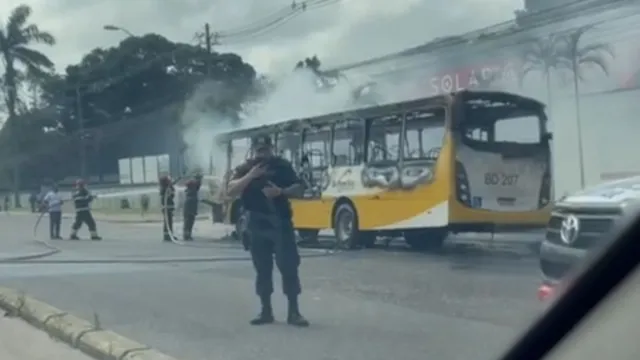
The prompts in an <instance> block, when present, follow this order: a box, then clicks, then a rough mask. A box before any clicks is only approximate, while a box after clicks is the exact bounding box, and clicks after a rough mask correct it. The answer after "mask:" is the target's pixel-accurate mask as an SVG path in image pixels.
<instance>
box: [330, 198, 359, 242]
mask: <svg viewBox="0 0 640 360" xmlns="http://www.w3.org/2000/svg"><path fill="white" fill-rule="evenodd" d="M333 232H334V234H335V238H336V247H337V248H341V249H349V250H353V249H356V248H358V246H359V245H360V243H359V241H358V239H359V236H360V230H359V228H358V215H357V214H356V211H355V209H354V208H353V206H351V204H348V203H344V204H341V205H339V206H338V208H337V209H336V211H335V215H334V218H333Z"/></svg>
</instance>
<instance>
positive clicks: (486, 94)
mask: <svg viewBox="0 0 640 360" xmlns="http://www.w3.org/2000/svg"><path fill="white" fill-rule="evenodd" d="M464 93H467V94H472V96H473V98H474V99H486V100H494V101H498V100H500V99H505V98H509V99H512V100H517V101H518V102H522V103H526V104H528V105H529V106H531V105H535V106H544V104H542V103H541V102H539V101H537V100H535V99H533V98H529V97H525V96H521V95H517V94H513V93H508V92H503V91H484V90H483V91H475V90H474V91H472V90H463V91H459V92H457V93H447V94H439V95H435V96H430V97H423V98H419V99H415V100H405V101H400V102H394V103H389V104H384V105H373V106H367V107H361V108H353V109H347V110H343V111H338V112H333V113H328V114H324V115H318V116H313V117H305V118H298V119H288V120H285V121H281V122H277V123H270V124H266V125H257V126H247V127H240V128H237V129H234V130H230V131H226V132H223V133H220V134H218V135H216V140H217V141H228V140H233V139H237V138H247V137H252V136H256V135H260V134H264V133H271V132H273V129H274V128H276V129H278V131H286V130H292V129H300V128H304V127H307V126H314V125H323V124H327V123H328V122H331V121H334V120H335V119H336V118H344V119H348V118H371V117H375V116H380V115H384V114H388V113H390V112H401V111H407V110H408V111H411V110H417V109H419V108H424V107H430V106H437V105H444V104H447V103H448V102H449V101H451V100H450V99H453V97H454V96H458V95H460V94H464Z"/></svg>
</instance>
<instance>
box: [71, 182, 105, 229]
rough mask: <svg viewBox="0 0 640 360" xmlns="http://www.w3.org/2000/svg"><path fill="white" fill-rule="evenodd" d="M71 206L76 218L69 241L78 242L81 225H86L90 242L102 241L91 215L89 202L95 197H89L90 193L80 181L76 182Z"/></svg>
mask: <svg viewBox="0 0 640 360" xmlns="http://www.w3.org/2000/svg"><path fill="white" fill-rule="evenodd" d="M72 199H73V206H74V207H75V209H76V218H75V220H74V222H73V225H71V236H70V239H71V240H80V239H79V238H78V230H79V229H80V227H81V226H82V224H87V227H88V228H89V233H90V234H91V240H102V238H101V237H100V236H98V231H97V228H96V221H95V220H94V219H93V215H91V202H92V201H93V199H95V196H93V195H91V192H90V191H89V190H88V189H87V186H86V184H85V182H84V180H82V179H78V180H77V181H76V189H75V191H74V192H73V196H72Z"/></svg>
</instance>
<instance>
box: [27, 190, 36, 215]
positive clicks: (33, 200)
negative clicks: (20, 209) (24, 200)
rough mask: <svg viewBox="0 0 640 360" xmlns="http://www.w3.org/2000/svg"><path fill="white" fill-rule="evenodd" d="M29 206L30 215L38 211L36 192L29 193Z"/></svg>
mask: <svg viewBox="0 0 640 360" xmlns="http://www.w3.org/2000/svg"><path fill="white" fill-rule="evenodd" d="M29 205H31V212H32V213H35V212H37V211H38V206H37V205H38V194H37V193H36V192H31V194H29Z"/></svg>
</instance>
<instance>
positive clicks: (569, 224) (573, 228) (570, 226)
mask: <svg viewBox="0 0 640 360" xmlns="http://www.w3.org/2000/svg"><path fill="white" fill-rule="evenodd" d="M579 231H580V220H578V218H577V217H575V216H573V215H569V216H567V217H566V218H564V220H563V221H562V227H560V238H562V241H564V243H565V244H567V245H571V244H573V242H574V241H576V238H578V232H579Z"/></svg>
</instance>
